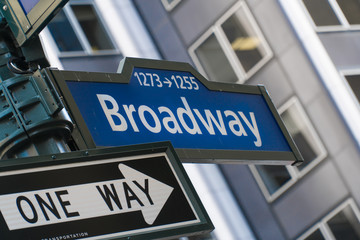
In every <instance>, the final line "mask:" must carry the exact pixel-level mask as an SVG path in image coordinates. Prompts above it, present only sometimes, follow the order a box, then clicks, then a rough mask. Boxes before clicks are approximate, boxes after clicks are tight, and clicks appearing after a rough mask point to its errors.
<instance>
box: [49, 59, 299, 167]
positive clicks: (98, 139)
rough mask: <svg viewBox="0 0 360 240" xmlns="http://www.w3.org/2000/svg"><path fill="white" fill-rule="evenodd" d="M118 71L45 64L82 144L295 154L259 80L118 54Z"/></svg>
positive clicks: (216, 157) (186, 154) (283, 157)
mask: <svg viewBox="0 0 360 240" xmlns="http://www.w3.org/2000/svg"><path fill="white" fill-rule="evenodd" d="M120 71H121V73H120V74H108V73H104V74H103V73H84V72H70V71H59V70H51V69H48V70H47V71H46V73H47V75H48V77H49V78H51V79H52V80H53V82H54V83H55V85H57V87H58V90H59V92H60V93H61V95H62V96H63V97H64V99H65V102H66V105H67V108H68V111H69V112H70V114H71V116H72V118H73V120H74V122H75V123H76V125H77V129H78V130H79V131H80V134H79V135H78V136H79V137H77V138H76V140H77V141H78V142H81V140H83V141H84V142H85V144H84V145H85V148H92V147H104V146H124V145H131V144H139V143H149V142H158V141H171V142H172V144H173V145H174V147H175V148H176V151H177V153H178V155H179V157H180V159H181V160H182V161H183V162H218V163H224V162H231V163H238V162H241V163H250V162H254V163H262V164H289V163H294V162H295V163H300V162H301V161H302V157H301V155H300V153H299V152H298V149H297V148H296V146H295V144H294V142H293V140H292V138H291V137H290V135H289V133H288V132H287V130H286V128H285V126H284V124H283V122H282V120H281V118H280V116H279V114H278V113H277V111H276V109H275V107H274V105H273V103H272V102H271V99H270V97H269V95H268V93H267V91H266V90H265V88H264V87H263V86H249V85H237V84H226V83H215V82H209V81H207V80H206V79H205V78H204V77H202V76H201V75H200V74H199V73H198V72H197V71H196V70H195V69H194V68H192V67H191V65H189V64H186V63H178V62H168V61H160V60H147V59H134V58H126V59H125V60H123V62H122V63H121V67H120ZM79 139H80V140H79ZM79 145H81V143H79Z"/></svg>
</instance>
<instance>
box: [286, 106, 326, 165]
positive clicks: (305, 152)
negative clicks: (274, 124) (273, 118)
mask: <svg viewBox="0 0 360 240" xmlns="http://www.w3.org/2000/svg"><path fill="white" fill-rule="evenodd" d="M299 108H300V106H299V105H298V104H295V103H294V104H292V105H291V106H290V107H289V108H288V109H287V110H286V111H284V112H283V113H282V114H281V117H282V119H283V121H284V124H285V126H286V128H287V129H288V131H289V133H290V135H291V136H292V138H293V139H294V141H295V144H296V145H297V147H298V148H299V151H300V153H301V155H302V156H303V158H304V162H303V163H302V164H301V165H300V166H298V167H297V168H298V169H299V170H302V169H304V168H305V167H306V166H307V165H308V164H309V163H310V162H312V161H313V160H314V159H316V158H317V156H318V155H319V154H320V152H321V150H320V149H318V148H317V142H316V140H315V139H314V137H313V134H312V133H311V130H310V127H309V126H308V125H307V124H306V121H305V119H304V116H303V114H302V113H301V112H300V109H299Z"/></svg>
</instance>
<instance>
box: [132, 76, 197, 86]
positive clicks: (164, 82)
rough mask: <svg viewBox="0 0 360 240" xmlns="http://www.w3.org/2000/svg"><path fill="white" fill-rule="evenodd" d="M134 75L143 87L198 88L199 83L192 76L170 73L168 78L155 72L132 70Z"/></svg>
mask: <svg viewBox="0 0 360 240" xmlns="http://www.w3.org/2000/svg"><path fill="white" fill-rule="evenodd" d="M134 77H135V78H136V79H137V80H138V82H139V84H140V86H144V87H158V88H162V87H169V88H171V87H175V88H178V89H184V90H199V85H198V83H197V82H196V80H195V78H194V77H192V76H181V75H171V77H170V78H167V77H164V78H161V77H160V76H159V75H158V74H156V73H144V72H134Z"/></svg>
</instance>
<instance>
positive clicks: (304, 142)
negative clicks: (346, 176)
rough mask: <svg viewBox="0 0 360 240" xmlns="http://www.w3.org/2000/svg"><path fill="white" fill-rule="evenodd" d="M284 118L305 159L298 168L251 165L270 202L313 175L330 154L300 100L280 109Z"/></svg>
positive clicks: (290, 101) (295, 100)
mask: <svg viewBox="0 0 360 240" xmlns="http://www.w3.org/2000/svg"><path fill="white" fill-rule="evenodd" d="M279 113H280V115H281V118H282V119H283V121H284V124H285V126H286V128H287V130H288V131H289V133H290V135H291V136H292V138H293V139H294V142H295V144H296V145H297V147H298V148H299V151H300V153H301V154H302V156H303V158H304V162H303V164H301V165H300V166H298V167H294V166H272V165H271V166H268V165H251V166H250V168H251V171H252V172H253V174H254V176H255V178H256V180H257V182H258V183H259V185H260V188H261V189H262V191H263V192H264V195H265V197H266V198H267V199H268V201H273V200H274V199H276V198H277V197H278V196H279V195H281V194H282V193H283V192H284V191H285V190H286V189H287V188H288V187H290V186H291V185H292V184H293V183H294V182H296V181H297V179H299V178H301V177H302V176H303V175H305V174H306V173H307V172H308V171H310V170H311V169H312V168H313V167H314V166H315V165H316V164H318V163H319V161H321V160H322V159H324V158H325V156H326V151H325V148H324V146H323V145H322V143H321V141H320V139H319V137H318V136H317V134H316V132H315V130H314V128H313V127H312V126H311V123H310V121H309V119H308V118H307V116H306V114H305V111H304V109H303V108H302V107H301V105H300V103H299V101H298V100H297V99H296V98H292V99H290V100H289V101H288V102H287V103H286V104H285V105H284V106H282V107H281V108H280V109H279Z"/></svg>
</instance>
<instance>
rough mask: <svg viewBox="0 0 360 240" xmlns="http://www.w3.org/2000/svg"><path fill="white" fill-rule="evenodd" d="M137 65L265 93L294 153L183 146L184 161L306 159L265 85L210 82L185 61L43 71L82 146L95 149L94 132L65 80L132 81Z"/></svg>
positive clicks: (219, 87) (220, 87)
mask: <svg viewBox="0 0 360 240" xmlns="http://www.w3.org/2000/svg"><path fill="white" fill-rule="evenodd" d="M134 68H149V69H159V70H170V71H183V72H190V73H191V74H193V75H194V77H196V78H197V79H198V80H199V81H200V82H201V83H202V84H204V86H205V87H206V88H208V89H209V90H211V91H219V92H235V93H246V94H255V95H262V96H263V97H264V99H265V101H266V103H267V105H268V107H269V109H270V111H271V113H272V115H273V117H274V118H275V121H276V122H277V124H278V126H279V128H280V129H281V131H282V133H283V135H284V137H285V139H286V141H287V143H288V144H289V146H290V148H291V152H280V151H241V150H207V149H206V150H202V149H180V148H176V152H177V154H178V156H179V158H180V159H181V161H182V162H192V163H221V164H222V163H226V164H227V163H230V164H233V163H242V164H267V165H288V164H293V165H300V164H301V163H302V162H303V157H302V156H301V154H300V152H299V150H298V148H297V146H296V145H295V143H294V140H293V139H292V137H291V136H290V134H289V132H288V131H287V129H286V127H285V125H284V123H283V121H282V119H281V117H280V115H279V113H278V112H277V110H276V107H275V105H274V104H273V102H272V100H271V98H270V96H269V93H268V92H267V90H266V88H265V86H263V85H257V86H252V85H243V84H229V83H219V82H211V81H208V80H207V79H205V78H204V77H203V76H202V75H201V74H200V73H199V72H198V71H197V70H195V69H194V68H193V67H192V66H191V65H190V64H188V63H184V62H172V61H163V60H152V59H141V58H129V57H126V58H124V59H123V60H122V61H121V62H120V65H119V69H118V73H94V72H74V71H61V70H56V69H46V70H45V71H44V73H45V74H46V75H47V76H48V77H49V78H50V79H51V81H52V82H53V83H54V85H55V87H56V88H57V90H58V92H59V93H60V94H61V95H62V96H63V99H64V103H65V106H66V108H67V110H68V112H69V114H70V116H71V118H72V119H73V120H74V123H75V125H76V128H75V131H74V133H73V134H72V136H73V139H74V141H75V142H76V144H77V145H78V147H79V148H80V149H88V148H96V147H101V146H96V144H95V142H94V141H93V139H92V136H91V133H90V131H89V129H88V128H87V126H86V123H85V120H84V119H83V117H82V116H81V113H80V110H79V109H78V107H77V104H76V102H75V100H74V98H73V97H72V95H71V92H70V90H69V88H68V87H67V84H66V81H86V82H102V83H108V82H111V83H114V82H116V83H129V82H130V79H131V75H132V73H133V70H134Z"/></svg>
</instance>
